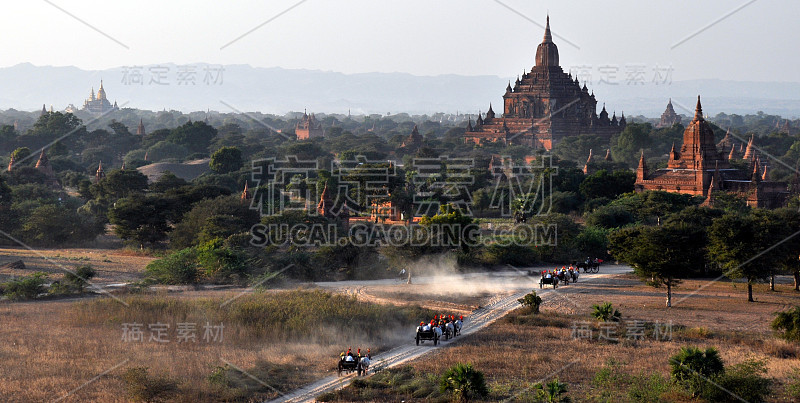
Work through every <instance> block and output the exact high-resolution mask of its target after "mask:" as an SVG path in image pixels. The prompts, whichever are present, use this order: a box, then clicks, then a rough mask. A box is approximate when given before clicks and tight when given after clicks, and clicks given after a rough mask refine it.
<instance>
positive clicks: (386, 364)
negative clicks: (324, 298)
mask: <svg viewBox="0 0 800 403" xmlns="http://www.w3.org/2000/svg"><path fill="white" fill-rule="evenodd" d="M628 271H630V267H628V266H613V265H612V266H603V267H602V268H601V269H600V273H599V274H585V273H581V276H580V279H579V280H578V282H577V283H575V284H570V285H568V286H566V287H563V288H562V287H559V288H558V289H556V290H553V289H552V288H544V289H542V290H539V288H538V285H536V286H535V289H536V291H537V294H538V295H540V296H542V297H543V298H545V299H546V297H547V296H548V295H550V294H559V291H561V290H566V289H575V288H579V287H580V286H581V284H582V283H586V282H591V281H592V280H593V279H598V278H603V277H606V276H609V275H612V274H620V273H625V272H628ZM459 277H460V279H461V281H464V280H478V281H479V282H481V280H485V282H484V284H486V285H489V286H491V288H494V286H496V285H498V284H505V285H506V286H507V287H508V288H507V292H506V293H503V295H501V296H498V297H495V298H493V299H492V300H490V301H489V303H487V304H485V305H484V306H482V307H481V308H479V309H476V310H475V311H473V312H472V313H471V314H470V315H469V316H467V317H465V318H464V327H463V328H462V336H465V335H468V334H471V333H474V332H477V331H479V330H481V329H483V328H485V327H486V326H488V325H490V324H492V323H494V321H496V320H497V319H500V318H502V317H503V316H505V315H506V314H508V313H509V312H511V311H512V310H514V309H516V308H518V307H519V303H518V302H517V299H519V298H522V297H523V296H524V295H525V294H527V293H528V292H530V290H531V288H532V287H533V285H534V284H538V281H539V280H538V276H530V277H529V276H522V275H521V272H519V271H509V272H500V273H491V274H469V275H464V276H460V275H452V280H453V282H454V284H455V283H456V282H457V281H459ZM414 281H415V283H416V284H425V283H426V282H428V281H434V279H426V278H417V279H414ZM435 281H442V279H441V278H436V279H435ZM382 282H383V281H382ZM382 282H381V283H382ZM370 283H371V282H369V281H365V282H347V284H341V283H320V284H318V285H320V286H323V287H330V288H338V287H341V286H345V287H364V286H368V285H370ZM381 283H378V284H381ZM378 284H373V285H378ZM508 291H510V292H511V293H510V294H509V293H508ZM551 296H552V295H551ZM561 296H562V297H564V295H561ZM462 336H459V337H456V338H454V339H450V340H449V341H444V340H442V341H440V346H441V347H446V346H448V345H449V344H451V343H455V342H457V341H458V340H459V338H460V337H462ZM408 341H409V342H408V345H403V346H399V347H396V348H394V349H392V350H389V351H387V352H385V353H382V354H380V355H375V356H374V357H373V360H372V362H373V363H372V366H371V367H370V372H371V373H372V372H375V371H379V370H382V369H386V368H392V367H395V366H398V365H401V364H404V363H406V362H409V361H411V360H414V359H416V358H419V357H421V356H423V355H425V354H427V353H429V352H432V351H435V350H436V349H437V348H439V347H434V346H433V345H432V344H431V343H430V342H427V343H426V344H425V345H420V346H417V345H414V333H413V329H409V336H408ZM354 376H355V375H354V374H351V375H346V376H341V377H339V376H336V375H333V376H329V377H326V378H323V379H320V380H319V381H317V382H314V383H312V384H310V385H307V386H305V387H303V388H300V389H297V390H295V391H293V392H290V393H287V394H285V395H283V396H281V397H279V398H277V399H275V400H272V401H271V402H270V403H278V402H286V403H288V402H313V401H314V400H315V398H316V397H317V396H319V395H320V394H322V393H325V392H330V391H333V390H337V389H340V388H343V387H345V386H347V384H349V383H350V381H352V380H353V379H354Z"/></svg>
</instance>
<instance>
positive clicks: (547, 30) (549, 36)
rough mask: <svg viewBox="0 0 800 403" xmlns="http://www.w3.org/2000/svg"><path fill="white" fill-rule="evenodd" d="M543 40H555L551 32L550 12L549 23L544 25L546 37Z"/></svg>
mask: <svg viewBox="0 0 800 403" xmlns="http://www.w3.org/2000/svg"><path fill="white" fill-rule="evenodd" d="M542 42H553V36H552V35H551V34H550V14H547V25H545V27H544V39H543V40H542Z"/></svg>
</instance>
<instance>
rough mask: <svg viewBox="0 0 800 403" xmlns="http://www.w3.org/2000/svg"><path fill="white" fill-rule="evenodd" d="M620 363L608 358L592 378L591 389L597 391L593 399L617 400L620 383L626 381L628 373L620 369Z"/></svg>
mask: <svg viewBox="0 0 800 403" xmlns="http://www.w3.org/2000/svg"><path fill="white" fill-rule="evenodd" d="M621 367H622V363H620V362H619V361H617V360H615V359H613V358H612V359H610V360H608V362H607V363H606V364H605V365H603V367H602V368H600V369H599V370H598V371H597V372H596V373H595V374H594V378H592V389H594V390H595V391H596V392H597V395H596V396H595V397H596V399H595V400H599V401H603V402H610V401H616V400H619V397H618V395H619V390H620V389H621V388H620V385H624V384H626V383H628V378H629V377H628V374H625V373H624V372H622V371H621Z"/></svg>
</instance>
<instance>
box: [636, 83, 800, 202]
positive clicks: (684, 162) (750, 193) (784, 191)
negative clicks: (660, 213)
mask: <svg viewBox="0 0 800 403" xmlns="http://www.w3.org/2000/svg"><path fill="white" fill-rule="evenodd" d="M731 147H733V146H731ZM734 158H736V155H735V153H734V151H733V149H732V151H731V152H730V153H727V150H726V149H723V150H719V149H718V148H717V145H716V144H715V143H714V131H713V130H712V129H711V126H710V125H709V124H708V122H706V120H705V119H704V118H703V109H702V106H701V105H700V97H699V96H698V97H697V106H696V108H695V113H694V119H692V121H691V122H690V123H689V125H688V126H687V127H686V130H685V131H684V132H683V145H682V146H681V148H680V151H679V150H676V149H675V146H674V145H673V146H672V150H671V151H670V153H669V162H668V163H667V167H666V168H663V169H658V170H655V171H653V172H650V170H649V169H648V168H647V163H646V162H645V160H644V154H642V156H641V158H640V159H639V167H638V169H637V170H636V184H635V189H636V191H637V192H641V191H645V190H662V191H666V192H674V193H682V194H690V195H695V196H704V197H706V204H709V205H713V204H714V198H715V195H716V194H718V192H730V193H733V194H735V195H737V196H740V197H742V198H744V199H745V200H747V204H748V205H749V206H751V207H759V208H778V207H781V206H783V205H784V204H785V202H786V199H787V197H788V195H789V189H788V186H787V184H786V183H784V182H773V181H770V180H769V174H768V173H767V165H766V164H764V163H763V162H762V161H761V160H760V158H759V157H758V156H757V155H756V153H755V151H754V150H753V141H752V140H751V141H750V142H749V143H748V146H747V150H746V151H745V155H744V157H742V159H743V160H745V161H747V162H748V163H749V168H748V169H746V170H742V169H736V168H734V167H732V166H731V164H730V162H729V160H732V159H734Z"/></svg>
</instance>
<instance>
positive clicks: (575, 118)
mask: <svg viewBox="0 0 800 403" xmlns="http://www.w3.org/2000/svg"><path fill="white" fill-rule="evenodd" d="M625 125H626V121H625V116H624V113H623V114H622V115H621V117H620V118H619V120H618V119H617V116H616V113H614V114H613V115H612V116H611V117H609V113H608V111H607V110H606V107H605V105H603V109H602V111H601V112H600V115H599V116H598V114H597V100H596V99H595V96H594V92H592V93H590V92H589V89H588V88H587V87H586V84H585V83H584V84H583V87H581V85H580V83H579V82H578V78H577V77H576V78H573V77H572V75H571V74H569V73H565V72H564V71H563V70H562V69H561V66H560V65H559V60H558V47H557V46H556V44H555V43H553V37H552V35H551V33H550V17H549V16H548V17H547V26H546V27H545V31H544V39H543V40H542V43H541V44H539V46H538V48H537V49H536V64H535V66H533V68H532V69H531V71H530V72H527V73H524V74H523V75H522V77H521V78H520V77H517V80H516V81H515V82H514V85H513V86H512V85H511V83H510V82H509V83H508V86H507V87H506V91H505V94H504V95H503V115H502V116H496V115H495V112H494V109H493V108H492V105H491V104H489V109H488V110H487V111H486V114H485V115H484V114H482V113H478V119H477V120H476V121H475V125H474V126H473V124H472V120H471V119H470V121H469V123H468V124H467V130H466V133H465V134H464V139H465V141H466V142H468V143H470V142H472V143H475V144H482V143H487V142H503V143H504V144H506V145H524V146H528V147H532V148H544V149H546V150H550V149H552V148H553V146H555V145H556V144H557V143H558V142H559V141H561V139H563V138H565V137H567V136H578V135H582V134H593V135H600V136H604V137H607V138H610V137H611V136H612V135H614V134H616V133H619V132H620V131H622V129H624V128H625Z"/></svg>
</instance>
